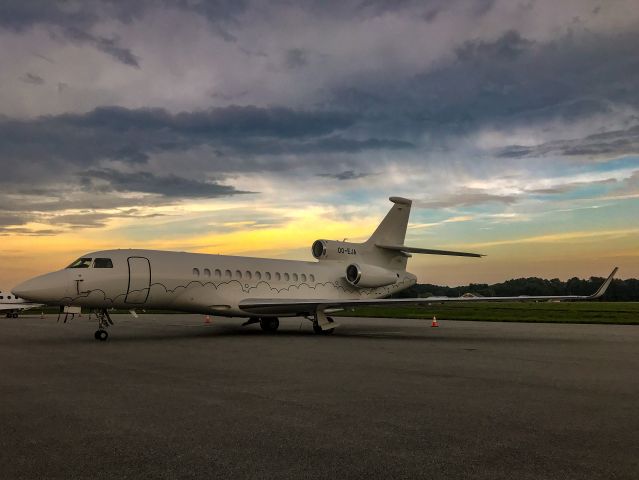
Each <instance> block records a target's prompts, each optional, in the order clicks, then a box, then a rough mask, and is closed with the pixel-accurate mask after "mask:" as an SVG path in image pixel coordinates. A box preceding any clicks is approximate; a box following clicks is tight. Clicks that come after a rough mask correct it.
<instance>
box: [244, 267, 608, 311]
mask: <svg viewBox="0 0 639 480" xmlns="http://www.w3.org/2000/svg"><path fill="white" fill-rule="evenodd" d="M618 269H619V268H618V267H615V268H614V270H613V271H612V273H611V274H610V275H609V276H608V278H607V279H606V280H605V281H604V282H603V283H602V284H601V286H600V287H599V288H598V289H597V291H596V292H595V293H593V294H592V295H555V296H553V295H539V296H526V295H521V296H518V297H425V298H376V299H264V298H255V299H246V300H242V301H241V302H240V304H239V307H240V308H241V309H242V310H244V311H245V312H247V313H253V314H267V313H269V314H273V313H299V314H303V313H312V312H315V311H317V310H318V309H326V308H349V307H360V306H362V307H363V306H381V305H384V306H391V305H425V304H430V303H447V302H463V303H468V302H471V303H479V302H526V301H533V302H534V301H544V300H567V301H585V300H595V299H597V298H600V297H601V296H602V295H603V294H604V293H606V290H608V287H609V286H610V284H611V283H612V280H613V279H614V276H615V274H616V273H617V270H618Z"/></svg>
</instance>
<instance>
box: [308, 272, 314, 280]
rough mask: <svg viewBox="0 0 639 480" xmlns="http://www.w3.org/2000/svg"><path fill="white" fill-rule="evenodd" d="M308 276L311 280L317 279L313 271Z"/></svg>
mask: <svg viewBox="0 0 639 480" xmlns="http://www.w3.org/2000/svg"><path fill="white" fill-rule="evenodd" d="M308 278H309V280H310V281H311V282H314V281H315V275H313V274H312V273H311V274H310V275H309V276H308Z"/></svg>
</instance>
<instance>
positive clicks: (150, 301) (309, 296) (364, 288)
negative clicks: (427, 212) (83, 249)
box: [13, 197, 617, 340]
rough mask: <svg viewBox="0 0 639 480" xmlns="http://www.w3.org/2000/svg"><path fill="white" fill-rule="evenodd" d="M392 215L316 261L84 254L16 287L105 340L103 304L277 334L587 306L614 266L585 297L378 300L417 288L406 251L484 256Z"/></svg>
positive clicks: (399, 209)
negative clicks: (376, 320) (87, 323)
mask: <svg viewBox="0 0 639 480" xmlns="http://www.w3.org/2000/svg"><path fill="white" fill-rule="evenodd" d="M390 201H391V202H393V206H392V208H391V210H390V211H389V212H388V214H387V215H386V217H385V218H384V220H382V222H381V223H380V225H379V226H378V227H377V229H376V230H375V232H374V233H373V235H372V236H371V237H370V238H369V239H368V240H367V241H366V242H363V243H351V242H345V241H344V242H339V241H332V240H317V241H315V242H314V243H313V246H312V249H311V250H312V253H313V256H314V257H315V258H316V259H317V261H315V262H302V261H291V260H274V259H266V258H250V257H236V256H227V255H207V254H196V253H184V252H166V251H158V250H105V251H99V252H93V253H88V254H86V255H84V256H82V257H81V258H79V259H78V260H76V261H74V262H73V263H72V264H71V265H69V266H68V267H67V268H65V269H63V270H58V271H55V272H52V273H48V274H46V275H42V276H39V277H35V278H33V279H31V280H28V281H26V282H24V283H22V284H21V285H18V286H17V287H15V288H14V289H13V293H14V294H16V295H19V296H21V297H24V298H26V299H29V300H31V301H34V302H42V303H45V304H48V305H58V306H60V307H65V308H67V311H69V312H72V311H74V312H75V311H78V310H79V308H81V307H85V308H89V309H92V310H95V311H96V313H97V317H98V330H97V331H96V332H95V338H96V339H99V340H106V339H107V337H108V333H107V331H106V329H107V328H108V327H109V326H110V325H112V324H113V322H111V319H110V317H109V314H108V311H107V309H108V308H119V309H129V310H134V309H136V308H145V309H146V308H152V309H167V310H180V311H184V312H193V313H202V314H207V315H222V316H228V317H244V318H247V317H248V320H247V321H246V322H245V323H244V325H247V324H251V323H259V324H260V326H261V327H262V329H263V330H265V331H275V330H277V328H278V326H279V320H278V317H280V316H305V317H306V318H308V319H309V320H310V321H312V322H313V329H314V331H315V332H316V333H331V332H332V331H333V329H334V328H335V326H336V325H337V324H336V323H335V322H334V321H333V319H332V318H331V317H328V316H327V315H326V313H327V311H328V312H330V311H331V310H335V309H343V308H347V307H355V306H362V305H407V304H417V305H419V304H429V303H433V302H474V301H482V302H486V301H507V300H511V301H512V300H549V299H553V300H590V299H594V298H598V297H600V296H601V295H603V293H604V292H605V290H606V289H607V288H608V285H610V282H611V281H612V278H613V276H614V274H615V272H616V271H617V269H616V268H615V270H614V271H613V272H612V274H611V275H610V276H609V277H608V279H607V280H606V281H605V282H604V283H603V285H602V286H601V287H600V288H599V290H598V291H597V292H596V293H595V294H593V295H591V296H576V295H569V296H562V297H548V296H537V297H471V298H467V297H460V298H449V297H429V298H409V299H404V298H402V299H384V298H383V297H387V296H389V295H391V294H393V293H396V292H399V291H400V290H403V289H405V288H407V287H410V286H411V285H414V284H415V282H416V277H415V275H413V274H412V273H409V272H407V271H406V263H407V260H408V258H409V257H410V256H411V253H424V254H432V255H456V256H464V257H481V256H482V255H479V254H476V253H465V252H451V251H445V250H432V249H425V248H415V247H408V246H405V245H404V238H405V236H406V228H407V225H408V217H409V214H410V208H411V201H410V200H408V199H405V198H399V197H391V198H390Z"/></svg>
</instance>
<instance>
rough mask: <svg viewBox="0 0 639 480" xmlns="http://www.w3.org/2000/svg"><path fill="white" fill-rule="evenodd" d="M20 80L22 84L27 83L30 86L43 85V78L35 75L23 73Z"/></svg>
mask: <svg viewBox="0 0 639 480" xmlns="http://www.w3.org/2000/svg"><path fill="white" fill-rule="evenodd" d="M20 80H21V81H23V82H24V83H29V84H31V85H42V84H43V83H44V78H42V77H41V76H39V75H36V74H35V73H28V72H27V73H25V74H24V75H22V76H21V77H20Z"/></svg>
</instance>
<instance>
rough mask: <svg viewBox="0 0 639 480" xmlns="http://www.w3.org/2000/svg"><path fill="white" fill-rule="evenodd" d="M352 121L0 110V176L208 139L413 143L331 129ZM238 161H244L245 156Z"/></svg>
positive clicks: (254, 147)
mask: <svg viewBox="0 0 639 480" xmlns="http://www.w3.org/2000/svg"><path fill="white" fill-rule="evenodd" d="M355 123H356V117H355V116H354V115H351V114H349V113H346V112H335V111H301V110H300V111H298V110H292V109H289V108H281V107H271V108H261V107H254V106H246V107H239V106H230V107H223V108H212V109H209V110H205V111H195V112H184V113H178V114H171V113H169V112H167V111H166V110H163V109H136V110H131V109H126V108H121V107H103V108H97V109H95V110H93V111H90V112H87V113H83V114H63V115H55V116H42V117H38V118H35V119H27V120H16V119H9V118H2V117H0V137H1V138H3V141H2V142H0V158H3V160H4V162H5V164H6V165H7V166H9V167H10V168H8V169H6V170H5V172H4V174H3V176H2V179H0V183H11V182H13V181H15V180H24V181H27V180H29V179H30V178H31V175H30V173H29V172H30V171H31V170H32V168H33V166H34V165H36V164H39V165H41V166H43V167H45V168H47V169H49V170H51V171H52V173H51V177H54V178H55V177H56V175H57V174H59V173H63V172H66V171H69V170H72V169H74V168H78V167H83V168H88V167H91V166H92V165H97V164H98V163H99V162H100V161H103V160H118V161H122V162H125V163H127V164H132V165H142V164H145V163H146V162H147V160H148V158H149V155H151V154H155V153H161V152H177V153H179V152H183V151H187V150H190V149H192V148H195V147H198V146H210V147H213V148H215V149H217V150H219V151H220V152H221V155H228V154H232V153H233V152H237V153H241V154H243V155H245V156H246V155H250V156H251V157H252V156H263V155H277V154H290V153H295V154H311V153H357V152H361V151H364V150H380V149H407V148H411V147H412V145H411V144H410V143H408V142H405V141H403V140H393V139H383V138H382V139H378V138H364V139H354V138H348V137H345V136H344V135H343V134H340V135H337V134H336V133H337V132H344V133H346V132H347V131H348V129H349V128H351V127H352V126H354V125H355ZM25 162H32V163H31V165H27V164H25ZM243 164H244V165H249V164H250V157H249V158H248V159H247V160H246V161H245V162H244V163H243ZM253 165H254V167H255V168H257V169H258V170H260V171H263V170H269V169H270V166H269V165H266V164H264V163H263V162H257V163H254V164H253ZM27 167H28V168H27ZM216 167H218V168H220V169H222V173H223V172H228V171H237V169H236V166H235V165H228V162H227V164H226V165H225V164H224V161H223V160H221V161H220V163H219V164H216ZM284 168H285V167H284Z"/></svg>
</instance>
